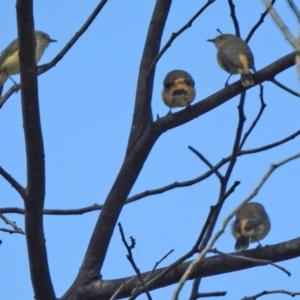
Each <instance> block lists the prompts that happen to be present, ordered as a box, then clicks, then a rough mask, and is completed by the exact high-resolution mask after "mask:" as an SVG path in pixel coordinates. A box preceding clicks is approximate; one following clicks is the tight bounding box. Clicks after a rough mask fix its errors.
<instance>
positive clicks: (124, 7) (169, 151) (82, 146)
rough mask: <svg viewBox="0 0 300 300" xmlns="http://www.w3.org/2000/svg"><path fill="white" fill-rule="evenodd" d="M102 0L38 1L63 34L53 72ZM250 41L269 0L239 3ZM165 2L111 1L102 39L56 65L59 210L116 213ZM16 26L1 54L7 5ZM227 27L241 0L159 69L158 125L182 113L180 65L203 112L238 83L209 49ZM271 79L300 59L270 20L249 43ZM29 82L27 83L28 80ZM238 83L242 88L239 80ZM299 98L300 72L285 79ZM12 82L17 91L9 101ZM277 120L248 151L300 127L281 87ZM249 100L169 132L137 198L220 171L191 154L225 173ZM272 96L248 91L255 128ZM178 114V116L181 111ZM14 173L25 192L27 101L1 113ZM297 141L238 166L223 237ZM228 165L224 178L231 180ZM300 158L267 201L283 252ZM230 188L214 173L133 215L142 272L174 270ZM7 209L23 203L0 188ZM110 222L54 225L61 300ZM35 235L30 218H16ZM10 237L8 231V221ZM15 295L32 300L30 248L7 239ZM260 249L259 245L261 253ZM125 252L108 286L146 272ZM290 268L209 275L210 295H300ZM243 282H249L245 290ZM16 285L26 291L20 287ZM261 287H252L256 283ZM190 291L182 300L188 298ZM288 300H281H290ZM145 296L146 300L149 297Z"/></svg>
mask: <svg viewBox="0 0 300 300" xmlns="http://www.w3.org/2000/svg"><path fill="white" fill-rule="evenodd" d="M205 2H206V1H192V0H186V1H179V0H175V1H173V4H172V7H171V11H170V14H169V19H168V21H167V24H166V27H165V32H164V35H163V40H162V45H164V44H165V43H166V41H167V40H168V39H169V37H170V35H171V34H172V32H175V31H177V30H179V29H180V28H181V27H182V26H183V25H184V24H185V23H186V22H187V21H188V20H189V19H190V18H191V17H192V16H193V15H194V14H195V12H196V11H197V10H199V8H200V7H202V5H204V4H205ZM277 2H278V3H276V6H275V7H276V8H277V10H278V11H279V12H280V13H281V14H282V16H283V18H284V20H285V21H286V22H287V25H288V26H289V27H290V29H291V31H292V32H293V33H294V35H297V30H298V24H297V20H296V18H295V17H294V16H293V15H292V13H291V11H290V10H289V8H288V6H287V4H286V3H285V1H277ZM97 3H98V2H97V1H93V0H89V1H85V3H84V5H83V4H82V2H81V1H70V0H65V1H50V0H43V1H36V3H35V10H34V13H35V28H36V29H37V30H42V31H45V32H47V33H49V34H50V36H51V37H52V38H53V39H56V40H58V42H57V43H53V44H51V45H50V46H49V47H48V49H47V50H46V52H45V54H44V56H43V58H42V59H41V61H40V63H46V62H49V61H50V60H51V59H52V58H54V57H55V55H56V54H57V53H58V52H59V51H60V50H61V49H62V48H63V47H64V46H65V44H66V43H67V42H68V41H69V40H70V38H71V37H72V36H73V35H74V34H75V32H76V31H78V30H79V28H80V27H81V26H82V24H83V23H84V22H85V20H86V19H87V17H88V16H89V15H90V13H91V12H92V10H93V9H94V7H95V6H96V5H97ZM235 4H236V13H237V17H238V20H239V22H240V29H241V36H242V37H243V38H245V37H246V36H247V34H248V33H249V31H250V29H251V28H252V26H253V25H254V24H255V23H256V22H257V20H258V19H259V17H260V15H261V13H262V12H263V11H264V6H263V4H262V2H261V1H258V0H257V1H247V3H246V1H241V0H236V1H235ZM153 5H154V1H139V0H133V1H122V0H115V1H108V3H107V4H106V6H105V8H104V9H103V11H102V12H101V13H100V15H99V16H98V17H97V19H96V20H95V22H94V23H93V24H92V25H91V26H90V28H89V29H88V31H87V32H86V33H85V34H84V35H83V36H82V37H81V38H80V39H79V41H78V42H77V43H76V44H75V45H74V46H73V47H72V48H71V50H70V51H69V52H68V53H67V54H66V56H65V57H64V58H63V60H61V61H60V62H59V63H58V64H57V65H56V66H55V67H54V68H52V69H51V70H49V71H48V72H47V73H45V74H43V75H42V76H40V77H39V80H38V81H39V98H40V110H41V119H42V129H43V136H44V144H45V153H46V179H47V190H46V202H45V208H61V209H67V208H80V207H85V206H89V205H92V204H94V203H98V204H102V203H103V202H104V200H105V198H106V196H107V194H108V192H109V190H110V188H111V185H112V184H113V182H114V179H115V177H116V175H117V173H118V171H119V168H120V166H121V163H122V161H123V158H124V155H125V149H126V145H127V139H128V135H129V131H130V126H131V121H132V115H133V107H134V98H135V89H136V83H137V75H138V70H139V63H140V59H141V54H142V50H143V45H144V41H145V35H146V32H147V30H148V25H149V20H150V17H151V15H152V10H153ZM0 7H1V11H2V15H3V17H2V18H1V20H0V23H1V24H2V28H5V30H2V34H1V39H0V49H1V50H2V49H4V48H5V47H6V46H7V45H8V43H9V42H11V41H12V40H13V39H14V38H16V36H17V29H16V16H15V3H13V2H11V1H1V3H0ZM217 28H219V29H220V30H221V31H222V32H223V33H234V27H233V23H232V20H231V18H230V12H229V7H228V4H227V1H216V2H215V3H214V4H212V5H211V6H210V7H209V8H208V9H207V10H206V11H205V12H204V13H203V14H202V15H201V16H200V17H199V18H198V19H197V20H196V21H195V22H194V24H193V26H192V27H191V28H189V29H188V30H186V31H185V32H184V33H183V34H182V35H180V36H179V37H178V38H177V39H176V40H175V41H174V42H173V44H172V46H171V47H170V48H169V49H168V51H167V52H166V53H165V54H164V56H163V57H162V58H161V60H160V61H159V63H158V65H157V68H156V77H155V83H154V90H153V98H152V110H153V115H154V117H155V118H156V115H159V116H164V115H165V114H166V113H167V112H168V108H167V107H166V106H165V105H164V103H163V102H162V100H161V97H160V94H161V90H162V81H163V79H164V77H165V74H166V73H167V72H169V71H171V70H173V69H184V70H186V71H188V72H189V73H190V74H191V75H192V76H193V77H194V79H195V82H196V91H197V95H196V99H195V101H194V102H195V103H196V102H198V101H201V100H202V99H203V98H205V97H207V96H209V95H211V94H213V93H214V92H216V91H218V90H220V89H222V88H223V87H224V83H225V81H226V79H227V76H228V74H227V73H226V72H224V71H223V70H222V69H221V68H220V67H219V65H218V64H217V61H216V49H215V47H214V45H213V44H211V43H208V42H207V41H206V40H207V39H209V38H214V37H215V36H216V35H218V33H217V32H216V29H217ZM249 46H250V47H251V49H252V52H253V54H254V57H255V65H256V69H257V70H259V69H261V68H263V67H265V66H267V65H268V64H270V63H272V62H273V61H275V60H276V59H278V58H280V57H282V56H284V55H286V54H288V53H290V52H291V51H292V50H293V49H292V48H291V46H290V45H289V44H288V42H287V41H286V40H285V38H284V37H283V35H282V34H281V32H280V31H279V30H278V29H277V27H276V26H275V24H274V23H273V21H272V20H271V18H270V17H267V18H266V19H265V21H264V23H263V24H262V25H261V27H260V28H259V29H258V30H257V32H256V33H255V35H254V36H253V37H252V39H251V40H250V42H249ZM14 79H15V80H17V81H19V76H14ZM238 79H239V77H238V76H232V78H231V80H230V82H231V83H232V82H235V81H236V80H238ZM277 79H278V80H280V81H281V82H282V83H284V84H286V85H288V86H289V87H290V88H293V89H294V90H296V91H299V82H298V81H297V73H296V68H295V67H293V68H290V69H289V70H287V71H285V72H283V73H282V74H280V75H279V76H278V77H277ZM11 84H12V83H11V82H9V81H8V82H7V83H6V85H5V88H4V89H5V91H6V89H7V88H9V87H10V85H11ZM264 87H265V89H264V100H265V102H266V104H267V107H266V109H265V112H264V114H263V116H262V118H261V120H260V122H259V123H258V125H257V126H256V128H255V130H254V132H253V134H252V135H251V136H250V138H249V139H248V141H247V143H246V145H245V149H251V148H256V147H260V146H263V145H266V144H269V143H272V142H275V141H277V140H280V139H283V138H284V137H286V136H288V135H290V134H292V133H293V132H295V131H296V130H299V125H300V121H299V120H300V119H299V109H300V100H299V98H296V97H294V96H292V95H289V94H287V93H286V92H285V91H283V90H281V89H280V88H278V87H277V86H274V84H272V83H270V82H266V83H264ZM238 101H239V98H238V97H236V98H233V99H231V100H230V101H228V102H227V103H225V104H224V105H222V106H220V107H218V108H217V109H215V110H213V111H211V112H209V113H207V114H205V115H203V116H201V117H199V118H197V119H195V120H193V121H191V122H189V123H188V124H185V125H183V126H181V127H179V128H175V129H173V130H171V131H167V132H166V133H165V134H164V135H163V136H161V137H160V139H159V140H158V141H157V143H156V145H155V146H154V148H153V150H152V152H151V154H150V155H149V157H148V159H147V161H146V163H145V165H144V168H143V170H142V172H141V174H140V176H139V178H138V180H137V182H136V184H135V185H134V187H133V189H132V192H131V195H134V194H136V193H140V192H142V191H145V190H148V189H154V188H158V187H161V186H165V185H167V184H170V183H173V182H174V181H185V180H189V179H192V178H194V177H197V176H199V175H201V174H202V173H204V172H205V171H206V170H207V167H206V166H205V165H204V164H203V163H202V162H201V161H199V159H198V158H197V157H196V156H195V155H194V154H192V153H191V151H189V150H188V149H187V146H189V145H191V146H193V147H194V148H196V149H197V150H198V151H200V152H201V153H202V154H204V155H205V156H206V157H207V158H208V159H209V160H210V161H211V162H212V163H217V162H218V161H219V160H221V159H222V158H223V157H226V156H228V155H229V154H230V151H231V148H232V143H233V139H234V136H235V129H236V125H237V120H238V119H237V118H238V112H237V105H238ZM259 105H260V101H259V88H258V87H253V88H252V89H250V90H249V91H248V92H247V98H246V108H245V113H246V117H247V121H246V125H245V127H246V128H248V127H249V126H250V124H251V123H252V121H253V119H254V118H255V116H256V114H257V112H258V110H259ZM174 111H177V109H175V110H174ZM0 128H1V130H0V140H1V150H0V165H1V166H2V167H3V168H4V169H5V170H6V171H8V172H9V173H10V174H11V175H12V176H14V177H15V178H16V179H17V180H18V181H19V182H20V183H21V184H23V185H25V178H26V170H25V165H26V164H25V148H24V138H23V128H22V118H21V106H20V94H19V93H18V94H15V95H13V96H12V97H11V98H10V99H9V101H8V102H7V103H6V104H5V105H4V106H3V108H2V109H1V110H0ZM299 148H300V140H299V138H296V139H294V140H292V141H291V142H289V143H287V144H284V145H282V146H281V147H278V148H275V149H272V150H269V151H266V152H262V153H258V154H255V155H249V156H244V157H240V158H238V163H237V165H236V168H235V170H234V172H233V175H232V177H231V181H230V182H231V184H232V183H233V182H234V181H235V180H239V181H241V184H240V186H239V187H238V188H237V189H236V191H235V192H234V193H233V194H232V195H231V196H230V198H229V199H228V200H227V201H226V203H225V206H224V209H223V211H222V213H221V215H220V219H219V222H218V224H217V226H216V230H217V229H218V228H219V227H220V225H221V222H222V220H223V219H224V218H225V217H226V216H227V215H228V213H230V212H231V211H232V210H233V209H234V208H235V206H236V205H238V203H239V202H240V201H242V200H243V199H244V198H245V197H247V196H248V195H249V193H250V192H251V191H252V190H253V188H254V187H255V186H256V185H257V183H258V182H259V180H260V179H261V177H262V176H263V175H264V174H265V172H266V171H267V170H268V168H269V166H270V165H271V164H272V163H277V162H279V161H281V160H283V159H284V158H286V157H288V156H291V155H293V154H294V153H296V152H298V151H299ZM224 170H225V169H224V168H222V169H221V171H224ZM299 170H300V160H298V161H297V160H296V161H293V162H291V163H289V164H287V165H285V166H283V167H282V168H280V169H278V170H276V171H275V173H274V174H273V175H272V176H271V177H270V179H269V180H268V181H267V183H266V184H265V185H264V187H263V188H262V189H261V190H260V192H259V194H258V195H257V197H256V198H255V199H254V201H259V202H261V203H262V204H263V205H264V206H265V208H266V210H267V212H268V214H269V216H270V219H271V221H272V229H271V232H270V233H269V235H268V236H267V237H266V238H265V239H264V240H263V241H262V243H263V244H264V245H265V244H275V243H279V242H283V241H287V240H289V239H292V238H296V237H298V236H299V234H298V228H299V225H300V221H299V217H298V215H297V213H296V211H298V210H299V200H298V199H299V196H300V190H299V179H298V178H299V176H300V174H299V173H300V172H299ZM218 193H219V181H218V179H217V178H216V177H214V176H211V177H210V178H209V179H207V180H206V181H204V182H201V183H199V184H197V185H194V186H191V187H187V188H182V189H175V190H172V191H170V192H167V193H164V194H161V195H158V196H152V197H147V198H144V199H142V200H139V201H137V202H134V203H132V204H129V205H127V206H125V208H124V209H123V211H122V214H121V216H120V219H119V221H120V222H121V223H122V225H123V228H124V231H125V234H126V236H127V237H129V236H133V237H134V238H135V239H136V241H137V245H136V248H135V250H134V257H135V259H136V263H137V265H138V266H139V268H140V270H141V271H142V272H145V271H148V270H151V269H152V268H153V266H154V264H155V262H156V261H158V260H159V259H160V258H161V257H163V256H164V255H165V254H166V253H167V252H168V251H169V250H170V249H174V250H175V251H174V253H173V254H171V255H170V256H169V257H168V258H167V259H166V260H165V261H164V262H163V263H162V264H161V267H163V266H166V265H168V264H170V263H171V262H173V261H174V260H176V259H177V258H178V257H180V256H181V255H182V254H184V253H185V252H186V251H188V250H189V249H190V247H191V246H192V245H193V243H194V241H195V239H196V238H197V236H198V234H199V231H200V230H201V228H202V226H203V224H204V222H205V219H206V215H207V213H208V211H209V207H210V206H211V205H213V204H215V203H216V201H217V197H218ZM0 196H1V207H22V206H23V203H22V200H21V198H20V197H19V196H18V195H17V193H16V192H15V191H14V189H13V188H12V187H11V186H10V185H9V184H8V183H7V182H6V181H5V180H4V179H3V178H0ZM98 214H99V212H92V213H88V214H84V215H82V216H45V219H44V220H45V234H46V239H47V242H46V243H47V247H48V259H49V265H50V272H51V276H52V280H53V284H54V288H55V291H56V295H57V297H60V296H61V295H62V294H63V293H64V292H65V291H66V289H67V288H68V287H69V285H70V284H71V283H72V282H73V280H74V278H75V276H76V275H77V272H78V269H79V268H80V264H81V261H82V259H83V256H84V253H85V251H86V247H87V244H88V241H89V239H90V236H91V233H92V230H93V228H94V224H95V221H96V219H97V217H98ZM6 216H7V217H8V218H10V219H11V220H13V221H16V222H17V225H18V226H20V227H22V228H24V226H23V221H24V220H23V217H22V216H21V215H13V214H8V215H6ZM0 227H5V225H4V224H2V223H1V225H0ZM0 239H1V240H2V241H3V244H2V245H1V247H0V254H1V255H0V264H1V266H2V267H1V269H2V272H0V281H1V283H2V284H1V286H2V287H1V295H2V298H3V299H10V300H17V299H20V295H22V299H32V298H33V291H32V287H31V283H30V276H29V269H28V260H27V253H26V244H25V238H24V236H21V235H8V234H5V233H2V232H0ZM233 246H234V239H233V237H232V236H231V234H230V228H229V227H227V228H226V230H225V233H224V234H223V235H222V236H221V237H220V239H219V240H218V241H217V242H216V244H215V247H217V248H218V249H219V250H220V251H223V252H232V251H234V249H233ZM252 247H255V245H252ZM125 255H126V251H125V248H124V246H123V244H122V242H121V239H120V234H119V232H118V229H116V231H115V233H114V236H113V239H112V241H111V245H110V248H109V252H108V255H107V259H106V262H105V265H104V269H103V272H102V275H103V277H104V279H113V278H120V277H124V276H130V275H133V274H134V272H133V270H132V267H131V266H130V264H129V262H128V261H127V259H126V257H125ZM280 265H281V266H283V267H285V268H286V269H288V270H289V271H290V272H291V273H292V276H291V277H288V276H287V275H286V274H284V273H283V272H280V271H279V270H277V269H275V268H274V267H271V266H264V267H257V268H253V269H249V270H245V271H241V272H235V273H231V274H224V275H220V276H216V277H210V278H204V279H203V280H202V283H201V292H212V291H224V290H225V291H227V292H228V293H227V296H226V298H227V299H241V298H242V297H243V296H250V295H253V294H256V293H259V292H261V291H263V290H270V289H286V290H292V291H297V287H298V286H299V283H298V281H299V279H298V278H299V276H300V272H299V267H298V265H299V259H295V260H290V261H285V262H281V263H280ZM233 282H236V283H237V284H233ZM16 283H17V284H18V288H17V289H16V288H15V286H16ZM249 283H250V284H249ZM190 288H191V282H188V283H187V284H186V285H185V287H184V290H183V292H182V293H181V295H180V296H181V297H180V299H187V297H188V295H189V292H190ZM173 290H174V286H171V287H167V288H163V289H160V290H157V291H153V292H152V293H151V294H152V296H153V298H154V299H170V298H171V295H172V292H173ZM284 297H285V296H283V295H275V296H272V299H284ZM139 299H146V296H144V295H143V296H140V297H139Z"/></svg>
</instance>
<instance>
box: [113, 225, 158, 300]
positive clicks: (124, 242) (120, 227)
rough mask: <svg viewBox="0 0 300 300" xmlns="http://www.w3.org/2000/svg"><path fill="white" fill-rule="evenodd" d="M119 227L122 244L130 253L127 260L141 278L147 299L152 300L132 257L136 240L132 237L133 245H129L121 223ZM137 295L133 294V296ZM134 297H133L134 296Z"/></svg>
mask: <svg viewBox="0 0 300 300" xmlns="http://www.w3.org/2000/svg"><path fill="white" fill-rule="evenodd" d="M118 226H119V231H120V234H121V237H122V242H123V244H124V245H125V247H126V249H127V252H128V255H126V257H127V259H128V260H129V262H130V264H131V265H132V267H133V269H134V271H135V273H136V274H137V277H138V278H139V280H140V283H141V284H142V287H143V288H144V290H145V292H146V295H147V298H148V299H149V300H151V299H152V297H151V295H150V293H149V291H148V289H147V287H146V285H145V282H144V279H143V277H142V276H141V272H140V270H139V268H138V267H137V265H136V263H135V261H134V258H133V255H132V251H131V250H132V249H133V248H134V247H135V239H134V238H133V237H130V240H131V244H130V245H128V243H127V241H126V238H125V235H124V231H123V228H122V225H121V223H118ZM134 294H135V293H134V292H133V295H134ZM133 295H132V296H133ZM132 296H131V297H130V298H129V299H132Z"/></svg>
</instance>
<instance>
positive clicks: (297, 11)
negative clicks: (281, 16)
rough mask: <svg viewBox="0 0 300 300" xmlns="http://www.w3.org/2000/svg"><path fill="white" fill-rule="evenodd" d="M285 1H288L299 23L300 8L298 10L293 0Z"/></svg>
mask: <svg viewBox="0 0 300 300" xmlns="http://www.w3.org/2000/svg"><path fill="white" fill-rule="evenodd" d="M287 2H288V3H289V5H290V7H291V9H292V10H293V12H294V14H295V15H296V18H297V19H298V23H300V10H299V8H298V7H297V6H296V4H295V3H294V1H293V0H287Z"/></svg>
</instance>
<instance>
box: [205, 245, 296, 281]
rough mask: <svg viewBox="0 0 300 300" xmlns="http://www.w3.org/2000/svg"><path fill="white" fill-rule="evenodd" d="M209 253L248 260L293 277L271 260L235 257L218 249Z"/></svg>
mask: <svg viewBox="0 0 300 300" xmlns="http://www.w3.org/2000/svg"><path fill="white" fill-rule="evenodd" d="M209 252H212V253H218V254H221V255H229V256H231V257H236V258H237V259H244V260H248V261H253V262H255V263H257V264H258V265H271V266H273V267H275V268H277V269H279V270H281V271H282V272H284V273H285V274H287V275H288V276H291V275H292V274H291V272H289V271H287V270H286V269H285V268H283V267H280V266H279V265H277V264H274V263H273V262H272V261H271V260H269V259H255V258H251V257H247V256H237V255H234V254H230V253H229V254H227V253H224V252H221V251H219V250H217V249H211V250H209Z"/></svg>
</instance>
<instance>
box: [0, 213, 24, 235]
mask: <svg viewBox="0 0 300 300" xmlns="http://www.w3.org/2000/svg"><path fill="white" fill-rule="evenodd" d="M0 219H2V220H3V221H4V222H5V223H6V224H7V225H10V226H11V227H12V228H13V229H14V230H9V229H3V228H2V229H1V231H5V232H9V233H21V234H25V232H24V231H23V230H22V229H21V228H19V227H18V226H17V225H16V222H13V221H10V220H9V219H7V218H6V217H5V216H4V215H3V214H2V213H0Z"/></svg>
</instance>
